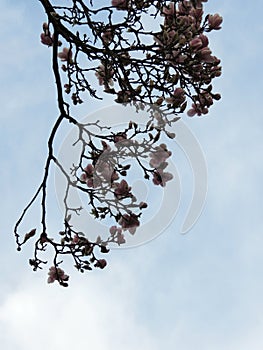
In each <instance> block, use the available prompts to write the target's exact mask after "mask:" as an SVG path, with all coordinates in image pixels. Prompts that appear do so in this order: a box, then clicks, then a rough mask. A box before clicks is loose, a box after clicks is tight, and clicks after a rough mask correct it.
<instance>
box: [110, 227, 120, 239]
mask: <svg viewBox="0 0 263 350" xmlns="http://www.w3.org/2000/svg"><path fill="white" fill-rule="evenodd" d="M116 233H121V228H120V227H117V226H116V225H114V226H111V227H110V234H111V235H112V236H114V235H115V234H116Z"/></svg>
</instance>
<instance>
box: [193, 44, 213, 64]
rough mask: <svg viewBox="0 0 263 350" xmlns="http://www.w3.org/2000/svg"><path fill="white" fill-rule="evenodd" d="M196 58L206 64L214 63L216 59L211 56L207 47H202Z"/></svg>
mask: <svg viewBox="0 0 263 350" xmlns="http://www.w3.org/2000/svg"><path fill="white" fill-rule="evenodd" d="M197 56H198V57H199V58H200V60H202V61H203V62H206V63H213V62H215V60H216V58H215V57H214V56H212V52H211V50H210V49H209V48H208V47H203V48H202V49H201V50H199V51H198V52H197Z"/></svg>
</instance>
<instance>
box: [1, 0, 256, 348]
mask: <svg viewBox="0 0 263 350" xmlns="http://www.w3.org/2000/svg"><path fill="white" fill-rule="evenodd" d="M205 9H206V11H207V12H210V13H217V12H218V13H220V14H221V15H222V16H223V17H224V24H223V29H222V30H221V31H219V32H216V33H214V34H212V35H211V36H210V42H211V46H212V48H213V51H214V52H215V54H216V55H217V56H218V57H220V58H221V59H222V65H223V75H222V77H221V78H220V79H218V80H217V81H216V83H215V86H216V90H217V91H219V92H220V93H221V94H222V100H221V101H219V102H218V103H216V104H215V105H214V106H213V108H211V111H210V113H209V115H208V116H205V117H203V118H191V119H190V118H188V117H187V116H185V118H184V121H185V123H186V125H187V127H188V128H189V130H191V132H192V133H193V134H194V135H195V138H196V139H197V140H198V142H199V144H200V146H201V147H202V150H203V153H204V156H205V159H206V164H207V171H208V192H207V198H206V203H205V207H204V210H203V212H202V214H201V216H200V217H199V219H198V220H197V222H196V224H195V225H194V226H193V227H192V229H191V230H190V231H189V232H188V233H187V234H184V235H182V234H180V227H181V225H182V223H183V219H184V217H185V215H186V208H187V205H186V202H187V200H189V198H188V197H189V193H188V192H189V191H187V190H185V192H182V197H183V194H184V193H186V196H188V197H187V198H188V199H187V200H184V198H182V208H179V210H178V215H177V216H176V218H175V219H174V221H173V222H172V223H171V224H170V225H168V226H167V228H166V229H165V231H164V232H163V233H162V234H161V235H159V236H158V237H157V238H156V239H154V240H152V241H150V242H147V244H143V245H140V246H139V247H136V248H130V249H122V250H121V249H119V250H113V251H112V252H110V254H109V256H108V266H107V267H106V268H105V269H104V270H103V271H100V270H94V271H92V272H91V273H89V274H85V275H82V274H78V273H77V272H73V271H72V274H71V278H70V287H69V288H67V289H65V288H61V287H59V286H58V285H55V284H53V285H49V284H47V282H46V280H47V271H46V270H45V271H42V272H38V273H33V272H32V271H31V269H30V267H29V265H28V262H27V260H28V258H30V257H31V253H32V246H30V244H29V245H28V246H27V247H25V248H24V249H23V250H22V252H20V253H18V252H17V251H16V247H15V242H14V237H13V235H12V232H13V226H14V223H15V221H16V219H17V218H18V216H19V215H20V213H21V210H22V209H23V207H24V205H25V204H26V203H27V201H28V200H29V199H30V197H31V196H32V194H33V193H34V190H35V189H36V187H37V186H38V184H39V182H40V180H41V178H42V173H43V165H44V161H45V157H46V151H47V145H46V141H47V135H48V134H49V132H50V130H51V127H52V124H53V122H54V120H55V118H56V116H57V114H56V113H57V109H56V101H55V97H54V93H55V89H54V81H53V77H52V72H51V69H50V65H49V63H50V55H49V52H48V49H47V48H45V47H43V45H41V44H40V43H39V35H40V32H41V26H42V22H43V21H44V20H45V16H44V14H43V11H42V8H41V6H40V3H39V2H38V1H26V2H23V3H22V2H18V1H16V0H13V1H12V2H10V1H7V0H2V1H1V13H0V32H1V33H2V35H1V37H2V54H1V56H0V78H1V86H0V89H1V93H0V103H1V107H2V109H1V114H0V135H1V138H0V143H1V146H0V157H1V179H2V181H1V183H0V193H1V198H0V201H1V202H0V203H1V205H0V208H1V213H0V217H1V220H0V235H1V245H0V261H1V274H0V285H1V288H0V343H1V345H2V347H3V349H5V350H13V349H17V350H25V349H31V348H33V347H37V348H38V349H39V350H42V349H43V350H44V349H47V348H48V349H50V350H55V349H62V350H69V349H71V348H73V347H76V346H77V347H85V348H93V349H96V350H100V349H103V350H112V349H120V348H122V347H125V349H127V350H134V349H144V350H148V349H149V350H150V349H151V350H159V349H163V348H166V349H180V350H199V349H200V350H208V349H209V350H211V349H212V350H219V349H226V350H228V349H231V350H247V349H254V350H258V349H262V347H263V335H262V327H263V316H262V315H263V299H262V292H263V278H262V270H263V255H262V249H263V237H262V231H263V230H262V197H263V190H262V175H263V166H262V150H263V141H262V137H261V135H262V131H263V124H262V115H261V114H262V113H261V102H260V101H261V99H262V81H263V74H262V69H261V65H262V54H263V48H262V34H263V24H262V19H261V12H262V2H261V1H259V0H257V1H253V4H251V3H249V2H244V3H242V5H240V1H237V0H233V1H231V2H230V1H227V0H223V1H214V0H209V1H208V3H207V4H206V5H205ZM109 103H110V101H108V100H107V99H106V100H104V102H103V104H100V103H98V102H94V101H92V102H90V110H89V111H86V110H84V109H83V110H80V114H82V116H83V117H84V116H86V115H87V114H88V113H90V112H93V111H96V110H97V109H99V108H102V107H105V106H107V104H109ZM180 157H181V158H182V157H183V155H182V154H181V155H178V158H180ZM187 170H189V167H188V168H187V167H186V168H184V167H183V168H182V167H181V168H180V167H178V172H179V177H181V181H182V183H183V185H184V184H185V183H186V184H191V181H192V180H191V177H190V175H185V174H186V173H187ZM185 177H186V178H187V179H188V177H189V179H188V180H187V179H186V180H184V179H185ZM184 181H186V182H184ZM187 181H188V182H187ZM184 186H185V185H184ZM38 215H39V212H38V207H37V206H36V207H35V208H34V209H33V210H32V212H31V213H30V217H29V218H28V219H26V222H25V227H29V228H32V227H34V225H36V220H35V219H36V218H37V216H38ZM157 215H158V213H157ZM57 221H58V218H57V217H56V216H55V215H54V217H52V218H51V225H53V226H52V227H53V228H54V230H55V229H56V228H57V225H58V224H57Z"/></svg>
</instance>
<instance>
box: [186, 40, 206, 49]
mask: <svg viewBox="0 0 263 350" xmlns="http://www.w3.org/2000/svg"><path fill="white" fill-rule="evenodd" d="M189 45H190V47H191V48H192V49H193V50H199V49H201V47H203V42H202V40H201V38H199V37H196V38H194V39H192V40H191V41H190V42H189Z"/></svg>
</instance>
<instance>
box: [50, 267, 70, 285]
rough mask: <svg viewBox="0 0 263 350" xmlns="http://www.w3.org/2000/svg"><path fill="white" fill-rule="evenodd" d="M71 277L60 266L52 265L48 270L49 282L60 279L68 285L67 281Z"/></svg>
mask: <svg viewBox="0 0 263 350" xmlns="http://www.w3.org/2000/svg"><path fill="white" fill-rule="evenodd" d="M68 279H69V276H68V275H66V274H65V272H64V271H63V270H62V269H60V268H59V267H55V266H51V267H50V269H49V272H48V280H47V282H48V283H53V282H55V281H58V282H59V283H60V284H62V285H63V284H64V285H65V286H67V283H66V282H67V281H68Z"/></svg>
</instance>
